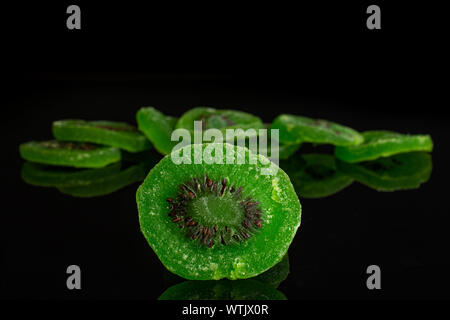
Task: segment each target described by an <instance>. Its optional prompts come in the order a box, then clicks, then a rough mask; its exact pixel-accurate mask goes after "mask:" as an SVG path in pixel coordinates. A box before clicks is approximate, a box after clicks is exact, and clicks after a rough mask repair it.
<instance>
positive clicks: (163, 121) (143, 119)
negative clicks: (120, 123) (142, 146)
mask: <svg viewBox="0 0 450 320" xmlns="http://www.w3.org/2000/svg"><path fill="white" fill-rule="evenodd" d="M175 120H176V118H173V117H167V116H165V115H164V114H162V113H161V112H160V111H158V110H156V109H155V108H153V107H145V108H141V109H139V111H138V112H137V114H136V121H137V123H138V128H139V130H140V131H142V132H143V133H144V134H145V136H146V137H147V138H148V139H149V140H150V141H151V142H152V143H153V146H154V147H155V149H156V150H158V152H159V153H161V154H169V153H170V152H171V151H172V148H173V147H174V146H175V144H176V142H174V141H171V139H170V138H171V135H172V130H173V128H174V125H175Z"/></svg>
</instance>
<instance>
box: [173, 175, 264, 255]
mask: <svg viewBox="0 0 450 320" xmlns="http://www.w3.org/2000/svg"><path fill="white" fill-rule="evenodd" d="M167 202H168V203H169V205H170V210H169V217H170V219H172V222H174V223H176V224H177V225H178V227H179V228H180V229H184V230H183V231H180V232H185V233H186V236H187V237H188V238H190V239H192V240H194V241H199V242H200V243H201V244H203V245H205V246H207V247H209V248H212V247H214V246H216V245H231V244H233V243H237V242H242V241H247V240H248V239H250V238H251V237H252V236H253V235H254V234H256V233H257V231H258V229H260V228H262V224H263V212H262V210H261V209H260V208H259V203H258V202H257V201H255V200H253V199H251V198H245V196H244V191H243V189H242V187H236V186H229V185H227V180H226V179H222V181H221V182H217V181H213V180H211V179H210V178H209V176H208V175H205V176H204V177H199V178H192V179H191V180H190V181H187V182H185V183H184V184H182V185H180V191H179V193H178V196H177V197H176V198H174V199H173V198H168V199H167Z"/></svg>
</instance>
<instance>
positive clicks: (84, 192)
mask: <svg viewBox="0 0 450 320" xmlns="http://www.w3.org/2000/svg"><path fill="white" fill-rule="evenodd" d="M149 169H150V168H149V163H146V162H142V163H139V164H135V165H132V166H130V167H128V168H126V169H124V170H122V171H119V172H116V173H114V174H110V175H105V176H103V177H98V176H97V174H96V175H95V176H96V177H95V178H92V179H89V178H88V177H86V180H85V184H84V185H77V186H64V187H59V188H58V189H59V191H61V192H62V193H65V194H68V195H71V196H74V197H82V198H88V197H98V196H103V195H107V194H110V193H113V192H115V191H117V190H119V189H122V188H124V187H126V186H127V185H129V184H132V183H134V182H137V181H142V180H144V178H145V176H146V175H147V173H148V171H149Z"/></svg>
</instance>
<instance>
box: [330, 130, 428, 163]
mask: <svg viewBox="0 0 450 320" xmlns="http://www.w3.org/2000/svg"><path fill="white" fill-rule="evenodd" d="M362 136H363V138H364V142H363V143H362V144H360V145H357V146H347V147H336V148H335V153H334V154H335V156H336V158H339V159H340V160H342V161H345V162H350V163H355V162H361V161H368V160H375V159H377V158H380V157H389V156H392V155H394V154H398V153H403V152H411V151H425V152H431V151H432V150H433V141H432V140H431V137H430V136H429V135H419V134H416V135H410V134H401V133H397V132H392V131H365V132H363V133H362Z"/></svg>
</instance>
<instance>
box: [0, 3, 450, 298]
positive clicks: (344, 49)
mask: <svg viewBox="0 0 450 320" xmlns="http://www.w3.org/2000/svg"><path fill="white" fill-rule="evenodd" d="M375 3H377V4H379V5H380V7H381V10H382V29H381V30H367V29H366V27H365V20H366V17H367V14H366V13H365V9H366V8H367V5H369V4H372V3H360V4H345V3H339V4H331V3H326V2H322V1H321V2H318V3H316V5H311V4H308V5H306V4H297V5H294V4H288V3H287V2H286V3H278V2H277V3H276V4H275V3H268V4H261V3H255V4H247V5H245V6H243V5H242V3H241V4H239V3H231V2H218V3H215V4H214V5H212V4H211V3H209V4H206V3H203V4H196V5H194V4H189V5H187V4H184V5H180V4H179V3H175V2H171V3H166V5H164V6H163V5H160V4H159V5H153V4H152V5H148V6H143V5H142V4H141V5H137V4H132V3H130V2H126V3H121V4H112V3H107V2H105V3H97V4H96V5H93V4H92V3H88V2H86V1H78V2H77V4H79V5H80V7H81V11H82V30H80V31H76V30H72V31H69V30H67V29H66V27H65V19H66V16H67V15H66V14H65V9H66V8H67V6H68V5H69V4H72V3H59V4H54V5H51V4H46V5H44V4H41V3H39V4H33V5H24V4H18V5H15V6H11V7H9V6H8V7H7V8H5V10H4V12H5V19H2V24H4V27H3V28H2V30H3V35H2V39H3V40H2V41H3V42H4V44H5V46H4V48H3V51H4V54H5V58H4V61H3V65H4V72H3V75H2V77H3V80H4V85H3V90H2V91H4V93H3V94H2V95H3V98H4V102H3V103H2V106H3V108H2V111H3V117H2V129H3V130H4V133H3V135H4V143H6V145H5V144H4V148H6V150H5V152H4V153H3V154H2V158H3V160H4V161H5V164H4V166H3V168H4V170H3V172H2V178H3V179H2V180H3V185H4V187H5V191H4V194H5V195H6V196H5V200H4V202H5V203H4V210H2V211H3V212H2V224H1V226H2V239H1V242H2V245H1V249H2V260H1V268H2V277H1V280H0V281H1V282H0V288H1V295H2V297H4V298H29V299H30V298H31V299H47V298H51V299H61V298H62V299H72V298H73V299H109V298H116V299H155V298H157V297H158V296H159V295H160V294H161V293H162V292H163V291H164V289H165V288H166V287H167V283H166V280H165V271H164V268H163V267H162V265H161V264H160V262H159V261H158V259H157V257H156V255H155V254H154V253H153V252H152V250H151V248H150V247H149V246H148V245H147V243H146V242H145V239H144V238H143V236H142V235H141V234H140V232H139V225H138V219H137V210H136V205H135V199H134V194H135V190H136V187H137V185H132V186H129V187H127V188H125V189H123V190H120V191H118V192H116V193H113V194H110V195H107V196H104V197H99V198H93V199H76V198H71V197H69V196H67V195H62V194H60V193H59V192H58V191H57V190H56V189H46V188H37V187H32V186H29V185H26V184H25V183H24V182H22V181H21V179H20V168H21V165H22V161H21V159H20V157H19V154H18V145H19V144H20V143H21V142H25V141H28V140H41V139H47V138H51V132H50V126H51V123H52V121H54V120H57V119H62V118H83V119H92V120H95V119H108V120H120V121H128V122H130V123H133V122H134V116H135V112H136V111H137V109H138V108H139V107H141V106H145V105H152V106H155V107H157V108H158V109H160V110H161V111H162V112H164V113H166V114H169V115H174V116H177V115H180V114H181V113H182V112H184V111H185V110H187V109H188V108H190V107H193V106H198V105H207V106H213V107H217V108H234V109H240V110H244V111H248V112H252V113H255V114H257V115H259V116H260V117H261V118H263V120H264V121H265V122H270V121H271V120H272V119H273V118H274V117H275V116H276V115H278V114H280V113H293V114H301V115H306V116H311V117H320V118H325V119H330V120H332V121H336V122H339V123H342V124H346V125H349V126H351V127H353V128H355V129H357V130H368V129H388V130H394V131H399V132H405V133H406V132H409V133H429V134H431V135H432V137H433V140H434V143H435V150H434V152H433V174H432V177H431V179H430V181H429V182H428V183H426V184H425V185H423V186H422V187H421V188H420V189H418V190H410V191H401V192H394V193H377V192H375V191H374V190H371V189H368V188H366V187H364V186H362V185H359V184H356V183H355V184H353V185H352V186H350V187H349V188H348V189H346V190H344V191H342V192H341V193H338V194H336V195H333V196H331V197H329V198H325V199H321V200H307V199H304V200H301V202H302V206H303V224H302V226H301V227H300V229H299V232H298V234H297V236H296V238H295V241H294V243H293V244H292V246H291V248H290V250H289V253H290V261H291V274H290V276H289V278H288V280H287V281H285V282H284V283H283V284H282V285H281V287H280V290H281V291H282V292H283V293H285V294H286V296H287V297H288V299H407V298H416V299H417V298H418V299H441V298H447V299H448V298H449V293H448V290H447V288H448V286H449V284H450V279H449V275H448V272H446V271H447V268H448V266H449V263H450V261H449V259H448V243H449V241H448V240H449V239H448V231H447V229H448V222H449V218H448V209H447V207H446V189H447V188H446V187H447V184H446V182H447V180H446V178H447V177H448V165H447V160H446V159H447V155H448V151H447V147H446V146H447V144H446V139H447V138H448V127H447V124H446V110H445V106H446V104H447V103H445V100H442V99H440V96H441V94H443V90H444V86H445V84H446V82H445V80H444V79H443V78H442V74H444V67H445V66H444V65H443V64H442V62H441V61H442V60H441V58H442V57H443V56H444V51H443V45H442V43H443V41H444V35H443V33H442V32H441V31H442V29H440V25H439V23H440V21H442V20H440V19H439V12H440V11H441V10H440V8H439V7H433V6H426V5H420V6H419V5H418V6H416V5H413V4H410V3H409V4H407V3H405V4H400V3H398V4H397V5H396V6H394V5H393V4H387V3H384V2H379V1H377V2H375ZM5 31H6V32H5ZM5 204H6V205H5ZM70 264H77V265H79V266H80V267H81V269H82V272H83V284H82V286H83V289H82V290H81V291H76V292H75V291H69V290H67V289H66V287H65V279H66V276H67V275H66V273H65V269H66V267H67V266H68V265H70ZM371 264H377V265H379V266H380V267H381V270H382V290H380V291H376V292H374V291H369V290H367V288H366V286H365V280H366V277H367V275H366V274H365V269H366V268H367V266H368V265H371Z"/></svg>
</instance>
